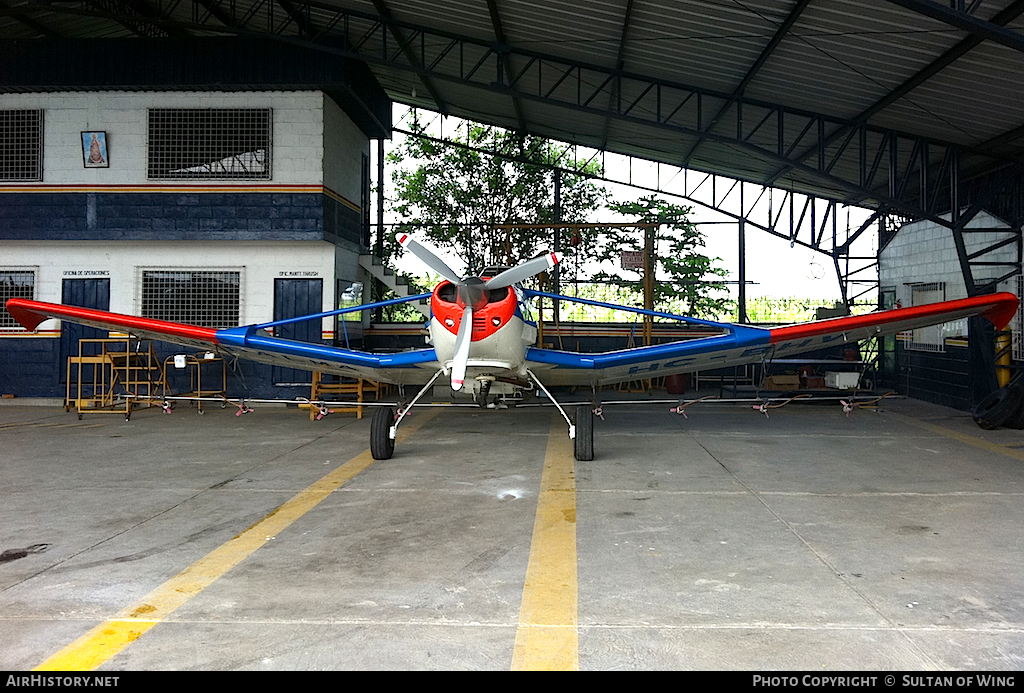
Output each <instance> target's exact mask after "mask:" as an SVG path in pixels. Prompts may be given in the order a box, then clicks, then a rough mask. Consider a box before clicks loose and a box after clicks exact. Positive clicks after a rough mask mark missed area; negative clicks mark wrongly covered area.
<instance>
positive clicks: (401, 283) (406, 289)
mask: <svg viewBox="0 0 1024 693" xmlns="http://www.w3.org/2000/svg"><path fill="white" fill-rule="evenodd" d="M359 266H360V267H362V268H363V269H365V270H366V271H367V272H369V273H370V274H371V275H372V276H373V277H374V278H375V279H379V280H380V281H381V282H383V283H384V285H385V286H387V287H388V288H389V289H391V290H392V291H394V292H395V295H396V296H397V297H399V298H402V297H404V296H412V295H414V293H413V290H412V288H411V287H410V286H409V282H408V281H407V280H406V278H405V277H403V276H401V275H398V274H395V273H394V271H393V270H391V269H390V268H388V267H387V266H385V264H384V262H383V261H382V260H381V259H380V258H379V257H377V256H376V255H360V256H359ZM410 305H411V306H412V307H413V308H415V309H416V310H418V311H419V312H421V313H423V315H424V316H426V317H427V318H429V317H430V301H429V300H427V299H421V300H419V301H412V302H411V303H410Z"/></svg>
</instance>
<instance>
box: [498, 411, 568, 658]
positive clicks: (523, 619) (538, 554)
mask: <svg viewBox="0 0 1024 693" xmlns="http://www.w3.org/2000/svg"><path fill="white" fill-rule="evenodd" d="M567 429H568V427H567V426H566V424H565V420H564V419H563V418H562V417H561V416H558V415H557V414H556V415H555V416H554V420H553V421H552V423H551V433H550V434H549V436H548V448H547V453H546V455H545V457H544V474H543V476H542V477H541V483H540V496H539V498H538V500H537V518H536V520H535V521H534V526H533V542H532V544H531V546H530V563H529V566H528V567H527V569H526V584H525V586H524V587H523V603H522V606H521V607H520V610H519V628H518V629H517V630H516V644H515V650H514V651H513V653H512V670H513V671H531V670H532V671H537V670H548V671H552V670H557V671H578V670H579V668H580V657H579V634H578V632H577V629H576V627H577V616H576V614H577V603H576V600H577V578H576V462H575V459H574V457H573V442H572V440H570V439H569V436H568V435H567V433H568V430H567Z"/></svg>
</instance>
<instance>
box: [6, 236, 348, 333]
mask: <svg viewBox="0 0 1024 693" xmlns="http://www.w3.org/2000/svg"><path fill="white" fill-rule="evenodd" d="M337 251H338V248H337V247H336V246H334V245H333V244H331V243H328V242H326V241H319V242H310V241H252V242H241V241H211V242H206V243H202V244H201V246H200V245H199V244H196V243H193V242H188V241H137V242H127V241H126V242H121V243H117V244H113V243H102V242H93V241H64V242H41V241H7V242H5V243H4V248H3V256H2V262H0V268H8V267H37V268H38V272H37V275H36V286H35V299H36V300H37V301H46V302H48V303H60V302H61V286H62V280H63V279H65V278H68V279H75V278H85V277H89V276H93V277H95V276H109V278H110V310H111V311H112V312H114V313H125V314H128V315H140V314H141V296H140V294H141V273H140V272H141V270H142V269H167V268H187V269H197V270H202V269H211V270H212V269H224V270H238V271H240V272H241V306H240V320H241V323H242V324H243V325H246V324H253V323H261V322H269V321H271V320H273V319H274V280H275V279H277V278H279V277H289V278H302V279H316V278H319V279H322V280H323V284H324V292H323V310H324V311H328V310H331V309H333V308H334V305H333V304H334V285H335V281H334V277H335V266H336V263H337V259H336V253H337ZM58 325H59V323H58V322H57V321H47V322H45V323H43V324H42V325H40V327H39V329H40V330H53V329H57V327H58ZM322 329H323V330H324V332H331V331H333V329H334V322H333V319H325V320H324V321H323V327H322Z"/></svg>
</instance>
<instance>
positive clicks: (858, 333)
mask: <svg viewBox="0 0 1024 693" xmlns="http://www.w3.org/2000/svg"><path fill="white" fill-rule="evenodd" d="M398 239H399V242H400V243H401V244H402V246H403V247H404V248H405V249H406V250H407V251H408V252H410V253H412V254H413V255H415V256H416V257H417V258H419V259H420V260H421V261H422V262H423V263H424V264H425V265H426V266H427V267H429V268H430V269H431V270H432V271H434V272H436V273H437V274H439V275H441V277H443V278H444V279H443V281H441V283H439V284H438V285H437V286H436V287H435V288H434V290H433V292H432V293H430V294H421V295H417V296H409V297H406V298H401V299H394V300H392V301H383V302H379V303H371V304H364V305H361V306H354V307H349V308H345V309H341V310H335V311H328V312H325V313H317V314H314V315H308V316H303V317H300V318H291V319H288V320H279V321H275V322H268V323H263V324H259V325H246V326H242V327H235V328H229V329H212V328H206V327H198V326H195V325H187V324H181V323H172V322H166V321H161V320H152V319H147V318H140V317H133V316H129V315H119V314H116V313H109V312H105V311H97V310H91V309H87V308H77V307H73V306H65V305H57V304H51V303H41V302H38V301H30V300H26V299H18V298H12V299H10V300H9V301H7V304H6V305H7V310H8V311H9V312H10V314H11V315H12V316H14V317H15V319H17V320H18V322H20V323H21V324H22V325H24V326H25V327H26V328H27V329H30V330H33V329H35V328H36V327H37V326H38V325H39V324H40V323H41V322H42V321H44V320H46V319H48V318H58V319H61V320H68V321H70V322H75V323H79V324H82V325H88V326H91V327H97V328H101V329H107V330H114V331H119V332H128V333H131V334H133V335H136V336H137V337H139V338H144V339H156V340H162V341H166V342H173V343H176V344H181V345H185V346H190V347H197V348H200V349H204V350H210V351H215V352H217V353H219V354H222V355H224V356H228V357H238V358H243V359H252V360H255V361H259V362H261V363H267V364H272V365H278V366H286V367H291V368H300V369H306V370H314V371H321V372H324V373H336V374H339V375H343V376H349V377H356V378H366V379H369V380H376V381H380V382H386V383H393V384H397V385H399V386H405V385H422V386H423V387H422V389H420V390H419V392H418V393H417V394H416V396H415V397H413V398H412V400H410V401H408V402H406V403H403V404H402V405H400V406H399V407H398V409H397V412H396V410H395V409H394V408H392V407H391V406H381V407H377V408H376V409H375V410H374V414H373V418H372V420H371V425H370V450H371V452H372V454H373V457H374V458H376V459H388V458H390V457H391V455H392V453H393V452H394V445H395V435H396V430H397V428H398V426H399V425H400V424H401V422H402V419H403V418H405V416H406V414H408V413H409V411H410V410H411V409H412V407H413V406H414V405H415V404H416V403H417V402H418V401H419V400H420V398H421V397H423V395H424V394H425V393H426V392H427V391H429V390H430V388H431V387H432V386H433V384H434V382H435V381H437V380H438V378H440V377H441V376H442V375H444V376H446V378H447V379H448V381H449V382H450V384H451V388H452V390H455V391H465V392H467V393H471V394H472V395H473V396H474V397H475V398H476V399H477V401H478V402H480V403H481V404H486V403H487V402H488V400H490V401H492V402H494V403H502V402H515V401H519V400H521V399H522V398H523V397H524V395H525V394H526V393H529V392H532V391H534V390H535V389H539V390H541V391H542V392H544V393H545V394H546V395H547V396H548V397H549V398H550V399H551V401H552V402H553V403H554V404H555V405H556V406H557V407H558V410H559V411H560V412H561V414H562V416H563V417H564V418H565V420H566V423H567V424H568V427H569V437H570V438H572V439H573V440H574V441H575V454H576V459H578V460H591V459H593V456H594V424H593V420H594V419H593V417H594V413H593V408H592V407H591V406H590V405H580V406H578V407H577V408H576V411H575V416H574V417H570V416H569V415H568V414H567V413H566V411H565V410H564V408H563V407H562V406H561V405H560V404H559V403H558V402H557V401H556V400H555V399H554V398H553V397H551V393H550V392H549V391H548V389H547V388H548V387H552V386H581V387H590V388H593V389H594V391H595V393H596V389H597V387H598V386H600V385H607V384H612V383H619V382H626V381H631V380H637V379H640V378H650V377H656V376H664V375H673V374H680V373H689V372H693V371H698V370H707V369H713V368H721V367H725V366H733V365H742V364H747V363H756V362H760V361H762V360H766V359H770V358H782V357H787V356H792V355H795V354H799V353H801V352H806V351H813V350H816V349H820V348H822V347H826V346H829V345H838V344H842V343H848V342H857V341H860V340H863V339H867V338H869V337H873V336H876V335H885V334H894V333H896V332H901V331H904V330H910V329H915V328H919V327H926V326H928V325H934V324H938V323H942V322H947V321H949V320H956V319H958V318H964V317H969V316H974V315H982V316H984V317H986V318H988V319H989V320H991V321H992V322H993V323H995V325H996V327H998V328H1001V327H1003V326H1004V325H1006V324H1007V323H1008V322H1009V321H1010V319H1011V318H1012V317H1013V315H1014V313H1015V312H1016V310H1017V298H1016V296H1014V295H1013V294H1009V293H998V294H991V295H987V296H979V297H974V298H967V299H962V300H957V301H945V302H942V303H933V304H929V305H925V306H915V307H912V308H899V309H895V310H889V311H880V312H876V313H870V314H868V315H858V316H852V317H843V318H833V319H829V320H820V321H816V322H810V323H805V324H799V325H789V326H786V327H776V328H771V329H766V328H760V327H751V326H747V325H734V324H728V323H718V322H712V321H708V320H699V319H696V318H690V317H685V316H680V315H672V314H669V313H661V312H657V311H647V310H642V309H638V308H632V307H628V306H617V305H614V304H606V303H601V302H597V301H589V300H585V299H579V298H575V297H572V296H561V295H557V294H551V293H545V292H541V291H535V290H531V289H526V288H523V287H522V285H521V282H523V281H524V280H526V279H529V278H530V277H532V276H534V275H535V274H538V273H540V272H542V271H545V270H547V269H550V268H551V267H553V266H554V265H555V264H556V263H558V262H559V260H560V259H561V258H560V256H559V255H558V254H557V253H545V254H543V255H541V256H539V257H537V258H534V259H532V260H529V261H527V262H524V263H522V264H521V265H518V266H516V267H513V268H511V269H503V268H499V269H493V270H485V271H484V272H482V273H481V274H480V275H479V276H468V277H460V276H459V275H458V274H456V273H455V272H454V271H452V269H451V268H450V267H449V266H448V264H447V263H445V261H444V260H442V259H441V258H440V257H438V256H437V254H436V253H435V252H434V251H432V250H431V249H429V248H428V247H427V246H425V245H424V244H422V243H420V242H419V241H417V240H415V239H414V238H413V237H412V236H410V235H407V234H400V235H399V237H398ZM428 296H429V298H430V307H431V313H432V317H431V319H430V321H429V323H428V325H427V329H428V331H429V343H430V344H431V345H432V346H430V347H429V348H424V349H412V350H410V351H403V352H400V353H386V354H383V353H369V352H364V351H356V350H353V349H345V348H340V347H335V346H328V345H324V344H313V343H306V342H297V341H293V340H288V339H281V338H278V337H273V336H271V335H270V334H269V333H268V331H267V330H268V329H270V328H274V327H277V326H279V325H282V324H286V323H293V322H299V321H303V320H321V319H323V318H325V317H328V316H334V315H340V314H342V313H349V312H356V311H362V310H370V309H373V308H376V307H378V306H381V305H385V304H392V303H399V302H406V301H414V300H419V299H424V298H427V297H428ZM536 297H547V298H551V299H558V300H562V301H570V302H579V303H588V304H594V305H599V306H605V307H610V308H616V309H620V310H624V311H629V312H633V313H640V314H643V315H650V316H653V317H659V318H665V319H672V320H678V321H680V322H684V323H689V324H693V325H702V326H706V327H709V328H712V329H713V330H714V334H712V335H711V336H707V337H701V338H698V339H690V340H686V341H679V342H672V343H668V344H658V345H654V346H639V347H635V348H629V349H619V350H615V351H607V352H602V353H577V352H572V351H562V350H555V349H544V348H540V347H537V346H534V344H535V343H536V340H537V323H536V321H535V320H534V319H533V317H532V316H531V312H530V307H529V301H530V300H531V299H533V298H536Z"/></svg>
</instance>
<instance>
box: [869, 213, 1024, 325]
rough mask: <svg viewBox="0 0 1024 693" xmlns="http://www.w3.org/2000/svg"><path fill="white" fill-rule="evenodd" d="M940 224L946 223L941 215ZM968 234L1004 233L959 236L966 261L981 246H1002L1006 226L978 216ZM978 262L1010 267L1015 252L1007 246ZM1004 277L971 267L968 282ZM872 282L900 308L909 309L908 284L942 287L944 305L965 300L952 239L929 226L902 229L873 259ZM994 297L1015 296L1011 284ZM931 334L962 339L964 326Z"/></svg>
mask: <svg viewBox="0 0 1024 693" xmlns="http://www.w3.org/2000/svg"><path fill="white" fill-rule="evenodd" d="M945 218H947V219H948V218H949V216H948V215H945ZM967 228H969V229H978V228H996V229H1002V228H1005V229H1007V232H1005V233H1003V232H999V231H985V232H980V233H970V234H965V235H964V245H965V246H966V248H967V253H968V255H969V254H971V253H973V252H975V251H977V250H980V249H982V248H984V247H986V246H990V245H992V244H993V243H995V242H997V241H1000V240H1003V239H1005V238H1007V237H1008V235H1009V231H1010V229H1009V226H1008V225H1007V224H1006V223H1005V222H1003V221H1001V220H1000V219H997V218H996V217H994V216H992V215H991V214H989V213H988V212H979V213H978V215H977V216H976V217H975V218H974V219H972V220H971V221H970V223H968V224H967ZM978 259H979V260H985V261H987V262H1015V261H1016V260H1017V249H1016V246H1015V245H1014V244H1010V245H1007V246H1004V247H1002V248H999V249H997V250H994V251H992V252H991V253H986V254H985V255H984V256H983V257H980V258H978ZM1005 273H1006V268H1005V267H977V268H974V272H973V276H974V281H975V283H983V282H984V281H985V280H987V279H995V278H997V277H999V276H1002V275H1003V274H1005ZM878 278H879V286H880V288H881V289H882V290H886V289H895V290H896V298H897V300H899V302H900V304H901V305H902V306H904V307H909V306H912V305H914V304H913V301H912V297H911V294H912V289H911V285H912V284H927V283H932V282H944V283H945V285H946V287H945V289H946V296H945V300H947V301H952V300H955V299H960V298H967V285H966V284H965V283H964V279H963V273H962V272H961V270H960V261H959V260H958V259H957V254H956V246H955V245H954V243H953V233H952V232H951V231H950V230H949V229H947V228H946V227H944V226H940V225H939V224H936V223H935V222H933V221H916V222H912V223H909V224H904V225H903V226H901V227H900V229H899V231H897V232H896V235H895V236H894V237H893V239H892V240H891V241H890V242H889V244H888V245H886V246H885V248H883V249H882V251H881V252H880V253H879V255H878ZM998 288H999V290H1000V291H1009V292H1011V293H1015V294H1016V293H1017V283H1016V280H1015V279H1011V280H1010V281H1008V282H1003V283H1002V284H1000V285H999V287H998ZM1011 328H1012V329H1013V331H1014V333H1015V334H1016V333H1017V332H1019V329H1020V316H1019V314H1018V318H1017V319H1016V320H1015V322H1014V324H1013V325H1012V326H1011ZM935 329H936V334H937V335H939V336H940V337H952V336H960V335H966V334H967V320H966V319H963V320H954V321H952V322H948V323H945V324H944V325H941V326H937V327H936V328H935Z"/></svg>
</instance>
